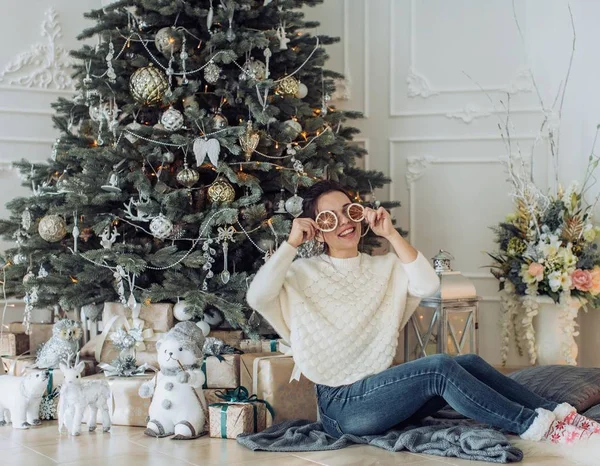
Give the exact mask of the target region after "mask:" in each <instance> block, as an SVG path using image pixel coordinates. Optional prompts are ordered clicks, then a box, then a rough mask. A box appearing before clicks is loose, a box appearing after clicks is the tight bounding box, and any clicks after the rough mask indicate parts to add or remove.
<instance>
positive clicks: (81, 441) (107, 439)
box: [0, 422, 600, 466]
mask: <svg viewBox="0 0 600 466" xmlns="http://www.w3.org/2000/svg"><path fill="white" fill-rule="evenodd" d="M54 464H61V465H69V466H78V465H82V466H100V465H110V466H121V465H123V466H146V465H148V466H180V465H202V466H210V465H227V466H229V465H254V466H275V465H277V466H309V465H315V464H321V465H356V466H367V465H396V464H398V465H400V464H401V465H404V464H411V465H412V464H414V465H416V466H436V465H437V466H442V465H444V464H445V465H449V464H451V465H456V466H459V465H460V466H467V465H468V466H474V465H489V464H490V463H479V462H473V461H463V460H458V459H454V458H441V457H437V456H428V455H415V454H412V453H390V452H387V451H384V450H381V449H379V448H375V447H366V446H356V447H350V448H345V449H343V450H338V451H322V452H307V453H297V454H288V453H265V452H258V453H255V452H252V451H249V450H247V449H245V448H244V447H242V446H240V445H238V444H237V443H236V442H235V440H221V439H212V438H207V437H202V438H199V439H196V440H191V441H180V442H177V441H173V440H170V439H153V438H149V437H146V436H145V435H144V434H143V429H141V428H136V427H119V426H115V427H113V429H112V432H111V433H110V434H103V433H102V432H94V433H91V434H90V433H88V432H86V431H85V430H84V431H83V432H82V434H81V436H79V437H71V436H68V435H66V434H63V435H59V434H58V431H57V427H56V422H45V423H44V424H43V425H42V426H41V427H37V428H32V429H30V430H14V429H12V427H10V426H5V427H0V465H2V466H47V465H54ZM520 464H521V465H523V466H551V465H553V466H559V465H568V464H569V462H568V461H565V460H564V459H559V458H530V459H526V460H525V461H523V462H522V463H520ZM599 464H600V463H599Z"/></svg>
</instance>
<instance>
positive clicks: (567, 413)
mask: <svg viewBox="0 0 600 466" xmlns="http://www.w3.org/2000/svg"><path fill="white" fill-rule="evenodd" d="M553 413H554V415H555V416H556V419H558V420H559V421H563V422H564V423H565V424H569V425H572V426H575V427H579V428H580V429H584V430H587V431H589V432H592V433H593V434H600V424H599V423H597V422H596V421H593V420H591V419H589V418H587V417H585V416H582V415H581V414H578V413H577V410H576V409H575V408H574V407H573V406H571V405H570V404H568V403H561V404H559V405H558V406H557V407H556V408H555V409H554V411H553Z"/></svg>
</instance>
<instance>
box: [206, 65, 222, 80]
mask: <svg viewBox="0 0 600 466" xmlns="http://www.w3.org/2000/svg"><path fill="white" fill-rule="evenodd" d="M220 77H221V67H220V66H218V65H217V64H215V63H213V62H210V63H209V64H208V65H206V67H205V68H204V79H205V80H206V82H207V83H208V84H215V83H216V82H217V81H218V80H219V78H220Z"/></svg>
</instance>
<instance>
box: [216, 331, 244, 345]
mask: <svg viewBox="0 0 600 466" xmlns="http://www.w3.org/2000/svg"><path fill="white" fill-rule="evenodd" d="M208 336H209V337H214V338H218V339H219V340H223V342H224V343H225V344H226V345H229V346H233V347H234V348H238V349H241V348H240V342H241V341H242V337H243V332H242V331H241V330H211V331H210V333H209V334H208Z"/></svg>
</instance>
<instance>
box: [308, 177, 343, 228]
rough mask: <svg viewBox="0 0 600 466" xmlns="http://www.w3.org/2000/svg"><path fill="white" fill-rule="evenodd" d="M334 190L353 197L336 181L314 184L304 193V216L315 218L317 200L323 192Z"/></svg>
mask: <svg viewBox="0 0 600 466" xmlns="http://www.w3.org/2000/svg"><path fill="white" fill-rule="evenodd" d="M333 191H339V192H341V193H344V194H345V195H346V196H348V199H352V196H350V194H349V193H348V191H347V190H346V189H344V187H343V186H342V185H341V184H339V183H337V182H336V181H330V180H323V181H319V182H317V183H315V184H313V185H312V186H311V187H310V188H308V189H307V190H306V191H304V192H303V193H302V198H303V199H304V201H303V202H302V217H308V218H312V219H314V218H315V217H316V216H317V201H318V200H319V198H320V197H321V196H322V195H323V194H327V193H330V192H333Z"/></svg>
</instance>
